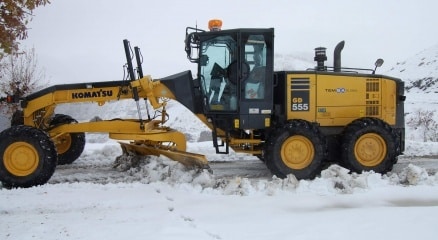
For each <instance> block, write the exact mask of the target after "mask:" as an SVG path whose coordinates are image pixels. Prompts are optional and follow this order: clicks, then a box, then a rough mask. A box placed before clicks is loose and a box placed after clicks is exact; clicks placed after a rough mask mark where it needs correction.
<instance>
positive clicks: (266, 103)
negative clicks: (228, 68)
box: [239, 29, 274, 129]
mask: <svg viewBox="0 0 438 240" xmlns="http://www.w3.org/2000/svg"><path fill="white" fill-rule="evenodd" d="M240 37H241V38H240V43H241V46H242V47H241V60H242V61H241V62H242V63H241V64H242V67H241V69H242V71H243V72H242V73H241V74H242V78H241V84H240V101H239V103H240V104H239V105H240V108H239V115H240V126H239V128H241V129H264V128H266V127H269V126H270V119H271V114H272V112H273V110H272V109H273V96H272V92H273V47H274V46H273V44H274V42H273V38H274V32H273V29H263V30H258V31H255V30H253V31H242V32H241V35H240Z"/></svg>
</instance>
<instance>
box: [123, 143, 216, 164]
mask: <svg viewBox="0 0 438 240" xmlns="http://www.w3.org/2000/svg"><path fill="white" fill-rule="evenodd" d="M119 143H120V145H121V147H122V149H123V152H128V153H134V154H136V155H154V156H160V155H164V156H166V157H168V158H170V159H172V160H174V161H177V162H180V163H182V164H183V165H184V166H188V167H191V166H196V167H200V168H209V166H208V161H207V158H206V157H205V156H204V155H202V154H196V153H190V152H184V151H179V150H174V149H167V148H163V147H157V146H148V145H146V144H138V143H135V142H131V143H124V142H119Z"/></svg>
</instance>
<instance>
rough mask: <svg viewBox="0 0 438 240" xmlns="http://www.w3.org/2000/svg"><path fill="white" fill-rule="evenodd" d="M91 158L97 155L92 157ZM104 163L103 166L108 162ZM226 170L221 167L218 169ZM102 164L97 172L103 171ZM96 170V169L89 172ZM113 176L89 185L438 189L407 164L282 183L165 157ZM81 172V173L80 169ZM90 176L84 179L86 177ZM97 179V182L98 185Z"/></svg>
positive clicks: (266, 191) (247, 192) (334, 168)
mask: <svg viewBox="0 0 438 240" xmlns="http://www.w3.org/2000/svg"><path fill="white" fill-rule="evenodd" d="M110 149H112V148H104V150H103V151H102V154H108V153H111V154H114V151H113V150H110ZM94 153H95V154H94V156H96V153H97V152H94ZM107 163H108V162H107ZM223 164H226V163H223ZM87 166H88V167H90V166H89V165H87ZM104 166H105V165H104V164H102V165H101V166H100V167H104ZM91 168H94V170H97V168H98V167H96V166H94V167H91ZM111 168H112V172H106V173H105V174H106V177H103V178H99V174H100V173H99V172H97V171H93V176H94V177H93V178H91V179H90V181H91V182H92V183H134V182H136V183H141V184H153V183H165V184H168V185H169V186H173V187H176V188H181V187H182V188H185V189H198V190H196V191H201V192H210V193H211V192H213V193H215V194H220V195H239V196H251V195H260V194H262V195H267V196H273V195H277V194H280V193H282V192H292V193H297V194H300V193H306V192H313V193H317V194H324V195H333V194H335V195H336V194H353V193H356V192H363V191H366V190H367V189H372V188H380V187H382V186H393V185H401V186H404V185H409V186H414V185H431V186H435V185H438V174H437V173H435V174H434V175H429V174H428V173H427V171H426V170H425V169H424V168H421V167H418V166H415V165H413V164H409V165H408V166H407V167H405V168H403V169H402V170H401V171H400V172H398V173H396V172H391V173H388V174H386V175H381V174H377V173H373V172H364V173H362V174H356V173H349V170H348V169H345V168H343V167H341V166H339V165H331V166H329V167H328V168H327V169H325V170H323V171H322V172H321V175H320V176H319V177H317V178H315V179H314V180H297V179H296V178H295V176H293V175H289V176H287V178H285V179H280V178H277V177H275V176H273V177H272V178H271V179H260V178H246V177H240V176H234V177H217V176H216V175H215V173H214V171H210V170H209V169H199V168H193V167H186V166H184V165H182V164H181V163H179V162H176V161H172V160H170V159H168V158H166V157H163V156H161V157H156V156H133V155H121V156H119V157H117V159H116V161H115V162H111ZM81 170H82V171H83V169H81ZM86 175H87V173H84V175H79V177H75V178H60V176H54V179H52V180H51V181H50V183H61V182H86V181H87V179H86ZM90 175H91V174H89V176H90ZM99 179H100V180H99Z"/></svg>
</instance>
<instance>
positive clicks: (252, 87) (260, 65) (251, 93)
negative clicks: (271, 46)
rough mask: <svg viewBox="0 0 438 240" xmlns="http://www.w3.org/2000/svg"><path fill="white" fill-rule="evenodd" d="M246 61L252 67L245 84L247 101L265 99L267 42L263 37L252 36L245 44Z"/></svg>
mask: <svg viewBox="0 0 438 240" xmlns="http://www.w3.org/2000/svg"><path fill="white" fill-rule="evenodd" d="M245 61H246V63H247V64H248V65H249V67H250V72H249V75H248V78H247V79H246V80H245V82H244V85H243V87H244V91H245V98H246V99H264V97H265V80H266V42H265V39H264V37H263V35H250V36H249V37H248V40H247V42H246V44H245Z"/></svg>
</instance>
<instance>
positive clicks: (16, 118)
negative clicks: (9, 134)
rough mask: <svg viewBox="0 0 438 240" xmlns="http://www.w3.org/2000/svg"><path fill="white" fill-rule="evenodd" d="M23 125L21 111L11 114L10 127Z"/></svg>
mask: <svg viewBox="0 0 438 240" xmlns="http://www.w3.org/2000/svg"><path fill="white" fill-rule="evenodd" d="M23 124H24V113H23V111H21V110H17V111H15V112H14V114H12V118H11V126H17V125H23Z"/></svg>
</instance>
